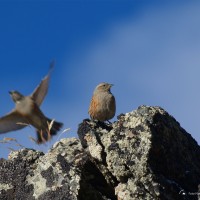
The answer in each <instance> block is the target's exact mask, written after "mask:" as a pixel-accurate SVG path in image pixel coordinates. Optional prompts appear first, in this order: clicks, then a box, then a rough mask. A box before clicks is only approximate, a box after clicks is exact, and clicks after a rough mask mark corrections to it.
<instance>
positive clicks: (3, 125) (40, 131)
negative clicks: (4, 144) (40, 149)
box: [0, 65, 63, 144]
mask: <svg viewBox="0 0 200 200" xmlns="http://www.w3.org/2000/svg"><path fill="white" fill-rule="evenodd" d="M52 67H53V66H52V65H51V67H50V70H49V73H48V74H47V75H46V76H45V78H44V79H43V80H42V81H41V83H40V84H39V85H38V86H37V87H36V89H35V90H34V91H33V93H32V94H31V95H29V96H23V95H22V94H21V93H19V92H17V91H11V92H9V93H10V95H11V97H12V99H13V101H14V102H15V108H14V109H13V110H12V111H11V112H10V113H8V114H7V115H5V116H3V117H1V118H0V133H7V132H10V131H15V130H19V129H22V128H24V127H26V126H27V125H32V126H33V127H35V128H36V131H37V143H38V144H40V143H44V142H46V141H48V140H49V139H50V138H51V136H52V135H56V133H57V131H59V130H60V128H61V127H62V125H63V124H62V123H60V122H56V121H53V120H51V119H49V118H47V117H46V116H45V115H44V114H43V113H42V111H41V110H40V108H39V107H40V105H41V104H42V102H43V100H44V98H45V96H46V94H47V92H48V85H49V79H50V72H51V70H52Z"/></svg>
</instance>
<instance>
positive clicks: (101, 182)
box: [0, 106, 200, 200]
mask: <svg viewBox="0 0 200 200" xmlns="http://www.w3.org/2000/svg"><path fill="white" fill-rule="evenodd" d="M78 135H79V139H80V140H78V139H75V138H70V139H62V140H61V141H60V142H57V143H56V144H55V145H54V146H53V148H52V149H51V150H50V151H49V152H48V153H47V154H45V155H44V154H43V153H41V152H38V151H35V150H30V149H22V150H20V151H18V152H12V153H11V154H10V156H9V159H8V160H5V159H1V160H0V199H9V200H10V199H17V200H18V199H29V200H32V199H41V200H43V199H67V200H75V199H78V200H108V199H111V200H138V199H141V200H143V199H152V200H155V199H160V200H165V199H166V200H176V199H177V200H179V199H180V200H181V199H192V200H193V199H198V194H199V195H200V193H198V188H200V147H199V146H198V144H197V143H196V141H195V140H194V139H193V138H192V137H191V135H190V134H188V133H187V132H186V131H185V130H184V129H183V128H181V127H180V125H179V123H178V122H177V121H176V120H175V119H174V118H173V117H172V116H170V115H169V114H168V113H167V112H166V111H164V110H163V109H161V108H160V107H148V106H140V107H139V108H138V109H137V110H135V111H133V112H130V113H127V114H125V115H120V116H119V117H118V120H117V121H116V122H114V123H113V124H105V123H101V122H96V121H90V120H84V121H83V122H82V123H81V124H80V125H79V129H78ZM81 144H82V145H81Z"/></svg>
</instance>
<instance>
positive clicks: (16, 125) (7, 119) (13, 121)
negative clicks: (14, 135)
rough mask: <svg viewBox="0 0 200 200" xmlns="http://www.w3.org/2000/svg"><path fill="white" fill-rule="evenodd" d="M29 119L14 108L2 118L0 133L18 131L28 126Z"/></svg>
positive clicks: (0, 120)
mask: <svg viewBox="0 0 200 200" xmlns="http://www.w3.org/2000/svg"><path fill="white" fill-rule="evenodd" d="M27 125H28V124H27V121H26V120H25V119H24V118H23V116H22V115H20V114H19V113H18V112H17V111H15V110H13V111H12V112H10V113H8V114H7V115H5V116H3V117H1V118H0V133H7V132H9V131H16V130H19V129H22V128H24V127H25V126H27Z"/></svg>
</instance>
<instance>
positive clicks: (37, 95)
mask: <svg viewBox="0 0 200 200" xmlns="http://www.w3.org/2000/svg"><path fill="white" fill-rule="evenodd" d="M53 67H54V61H53V62H51V64H50V68H49V72H48V74H47V75H46V76H45V77H44V79H42V81H41V82H40V84H39V85H38V86H37V87H36V88H35V90H34V91H33V93H32V94H31V97H32V98H33V100H34V101H35V103H36V104H37V105H38V106H40V105H41V104H42V102H43V100H44V98H45V96H46V94H47V92H48V88H49V79H50V74H51V71H52V69H53Z"/></svg>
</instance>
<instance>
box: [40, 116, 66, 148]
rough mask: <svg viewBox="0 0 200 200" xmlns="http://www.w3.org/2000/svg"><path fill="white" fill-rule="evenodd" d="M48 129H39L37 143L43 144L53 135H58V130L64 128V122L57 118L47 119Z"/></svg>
mask: <svg viewBox="0 0 200 200" xmlns="http://www.w3.org/2000/svg"><path fill="white" fill-rule="evenodd" d="M47 123H48V130H46V131H43V130H37V143H38V144H42V143H45V142H47V141H49V140H50V139H51V137H52V136H53V135H56V134H57V132H58V131H59V130H60V129H61V128H62V126H63V123H61V122H57V121H55V120H51V119H47Z"/></svg>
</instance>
